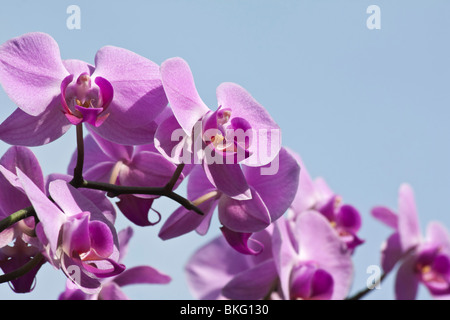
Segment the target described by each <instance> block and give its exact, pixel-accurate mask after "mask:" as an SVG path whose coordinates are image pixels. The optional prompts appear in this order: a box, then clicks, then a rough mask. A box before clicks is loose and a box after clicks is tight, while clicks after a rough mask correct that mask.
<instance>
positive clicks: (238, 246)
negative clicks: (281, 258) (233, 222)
mask: <svg viewBox="0 0 450 320" xmlns="http://www.w3.org/2000/svg"><path fill="white" fill-rule="evenodd" d="M220 230H221V231H222V234H223V235H224V237H225V239H226V240H227V242H228V244H229V245H230V246H231V247H232V248H233V249H234V250H236V251H237V252H240V253H242V254H248V255H258V254H260V253H261V252H262V251H263V249H264V245H263V244H262V243H260V242H259V241H257V240H254V239H250V237H251V236H252V234H253V233H244V232H234V231H232V230H230V229H228V228H226V227H221V228H220ZM249 243H253V244H254V245H256V246H257V247H258V248H257V249H252V248H251V247H250V246H249Z"/></svg>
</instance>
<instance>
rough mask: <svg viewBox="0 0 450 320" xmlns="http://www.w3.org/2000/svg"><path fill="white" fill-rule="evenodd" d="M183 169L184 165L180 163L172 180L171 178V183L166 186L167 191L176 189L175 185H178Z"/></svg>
mask: <svg viewBox="0 0 450 320" xmlns="http://www.w3.org/2000/svg"><path fill="white" fill-rule="evenodd" d="M183 169H184V163H180V164H179V165H178V166H177V169H176V170H175V172H174V173H173V175H172V178H170V181H169V182H168V183H167V184H166V186H165V188H166V189H167V190H170V191H172V190H173V187H174V186H175V184H176V183H177V181H178V178H179V177H180V175H181V172H182V171H183Z"/></svg>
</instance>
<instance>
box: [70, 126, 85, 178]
mask: <svg viewBox="0 0 450 320" xmlns="http://www.w3.org/2000/svg"><path fill="white" fill-rule="evenodd" d="M76 127H77V164H76V166H75V169H74V170H73V178H72V181H70V184H71V185H72V186H74V187H78V186H79V185H80V184H82V183H83V165H84V140H83V139H84V137H83V123H80V124H77V125H76Z"/></svg>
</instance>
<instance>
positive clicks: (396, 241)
mask: <svg viewBox="0 0 450 320" xmlns="http://www.w3.org/2000/svg"><path fill="white" fill-rule="evenodd" d="M402 255H403V250H402V247H401V244H400V237H399V234H398V232H395V233H394V234H392V235H391V236H390V237H389V238H388V239H387V240H386V242H385V243H384V244H383V247H382V248H381V266H382V267H383V271H384V272H385V273H387V272H390V271H391V270H392V269H393V268H394V266H395V265H396V264H397V262H398V261H400V259H401V257H402Z"/></svg>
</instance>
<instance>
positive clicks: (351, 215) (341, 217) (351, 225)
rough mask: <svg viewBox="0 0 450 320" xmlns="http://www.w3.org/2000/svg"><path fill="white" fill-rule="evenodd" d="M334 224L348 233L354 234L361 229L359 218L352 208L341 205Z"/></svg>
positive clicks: (356, 211)
mask: <svg viewBox="0 0 450 320" xmlns="http://www.w3.org/2000/svg"><path fill="white" fill-rule="evenodd" d="M336 223H337V224H338V226H339V227H341V228H343V229H344V230H345V231H347V232H349V233H356V232H358V230H359V229H360V228H361V216H360V214H359V212H358V210H356V209H355V208H354V207H353V206H351V205H347V204H346V205H343V206H342V207H341V208H340V209H339V212H338V213H337V215H336Z"/></svg>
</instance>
